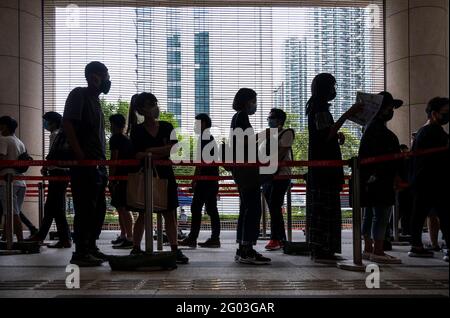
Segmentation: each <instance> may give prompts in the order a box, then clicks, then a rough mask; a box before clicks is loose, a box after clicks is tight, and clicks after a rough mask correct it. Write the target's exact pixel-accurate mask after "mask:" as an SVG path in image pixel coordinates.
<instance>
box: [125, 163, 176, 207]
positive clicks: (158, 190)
mask: <svg viewBox="0 0 450 318" xmlns="http://www.w3.org/2000/svg"><path fill="white" fill-rule="evenodd" d="M154 171H155V172H156V173H154V174H153V176H152V179H153V210H154V211H164V210H167V187H168V180H167V179H162V178H160V177H159V175H158V172H157V171H156V170H154ZM144 185H145V174H144V170H143V169H141V170H140V171H139V172H136V173H129V174H128V182H127V205H128V206H129V207H130V208H131V209H137V210H144V209H145V190H144Z"/></svg>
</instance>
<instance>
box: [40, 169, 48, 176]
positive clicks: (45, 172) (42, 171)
mask: <svg viewBox="0 0 450 318" xmlns="http://www.w3.org/2000/svg"><path fill="white" fill-rule="evenodd" d="M41 175H43V176H48V168H47V167H42V169H41Z"/></svg>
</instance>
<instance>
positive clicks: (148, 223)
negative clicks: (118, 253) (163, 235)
mask: <svg viewBox="0 0 450 318" xmlns="http://www.w3.org/2000/svg"><path fill="white" fill-rule="evenodd" d="M144 192H145V196H144V208H145V251H146V252H147V253H153V215H152V213H153V166H152V155H151V154H148V155H147V156H146V157H145V165H144Z"/></svg>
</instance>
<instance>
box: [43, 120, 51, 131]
mask: <svg viewBox="0 0 450 318" xmlns="http://www.w3.org/2000/svg"><path fill="white" fill-rule="evenodd" d="M43 124H44V129H45V130H48V131H50V127H49V126H50V125H49V123H48V121H46V120H44V123H43Z"/></svg>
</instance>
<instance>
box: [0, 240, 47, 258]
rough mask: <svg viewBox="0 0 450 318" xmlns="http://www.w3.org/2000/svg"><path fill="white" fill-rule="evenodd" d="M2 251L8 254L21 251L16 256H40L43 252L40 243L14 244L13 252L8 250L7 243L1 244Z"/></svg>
mask: <svg viewBox="0 0 450 318" xmlns="http://www.w3.org/2000/svg"><path fill="white" fill-rule="evenodd" d="M0 250H2V251H7V252H9V251H19V253H15V254H38V253H40V251H41V246H40V245H39V242H14V243H13V244H12V250H8V247H7V244H6V242H0ZM15 254H14V255H15ZM3 255H5V254H3ZM6 255H8V254H6Z"/></svg>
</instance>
